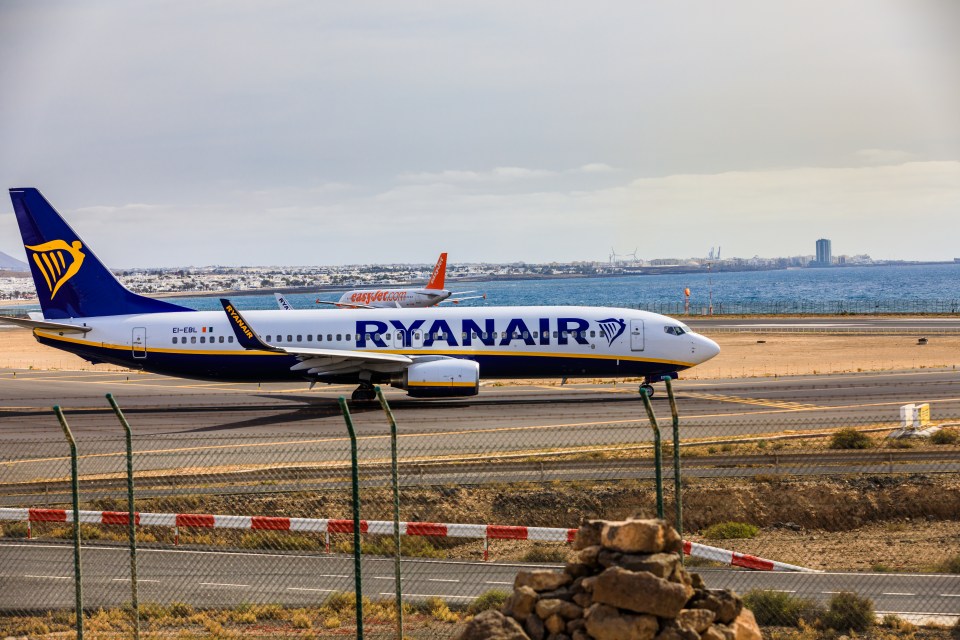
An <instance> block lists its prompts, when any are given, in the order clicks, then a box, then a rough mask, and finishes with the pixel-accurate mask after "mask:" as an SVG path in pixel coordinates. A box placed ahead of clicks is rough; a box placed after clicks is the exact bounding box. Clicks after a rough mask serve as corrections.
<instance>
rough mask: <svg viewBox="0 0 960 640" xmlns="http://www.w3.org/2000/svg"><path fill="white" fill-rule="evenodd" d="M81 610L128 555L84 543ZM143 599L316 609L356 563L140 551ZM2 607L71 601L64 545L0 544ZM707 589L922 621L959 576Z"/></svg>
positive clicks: (456, 582) (722, 583) (746, 581)
mask: <svg viewBox="0 0 960 640" xmlns="http://www.w3.org/2000/svg"><path fill="white" fill-rule="evenodd" d="M83 554H84V555H83V559H84V571H85V573H84V584H83V588H84V598H85V606H87V607H91V608H95V607H100V606H104V607H116V606H121V605H123V604H124V603H125V602H129V599H130V583H129V564H128V557H127V551H126V549H124V548H122V547H114V546H106V545H97V544H90V545H86V546H85V547H84V548H83ZM138 559H139V567H138V571H137V573H138V576H139V578H140V601H141V602H158V603H169V602H171V601H174V600H176V601H182V602H190V603H191V604H193V605H194V606H196V607H234V606H237V605H240V604H242V603H279V604H284V605H288V606H307V605H316V604H319V603H321V602H323V600H324V599H325V598H326V597H327V596H328V595H329V594H330V593H332V592H334V591H352V589H353V558H352V557H346V556H341V555H323V554H302V553H276V552H226V551H203V550H191V549H147V548H142V549H140V550H139V553H138ZM402 566H403V574H402V575H403V583H402V584H403V590H404V593H405V594H406V598H407V599H409V600H423V599H425V598H427V597H430V596H440V597H442V598H444V599H446V600H448V601H449V602H451V603H458V602H459V603H465V602H469V601H471V600H473V599H474V598H476V597H477V596H479V595H480V594H482V593H484V592H485V591H489V590H491V589H500V590H506V591H509V590H511V589H512V586H513V579H514V576H515V575H516V573H517V571H520V570H523V569H530V568H545V567H549V568H554V569H557V568H560V567H559V566H556V565H532V564H510V563H496V562H452V561H441V560H419V559H406V560H404V561H403V563H402ZM0 567H3V569H0V580H2V581H3V583H4V584H5V585H8V586H9V587H10V588H7V589H3V590H2V591H0V610H21V611H22V610H49V609H58V608H69V607H70V606H72V604H73V598H74V594H73V578H72V575H73V573H72V568H73V556H72V548H71V547H70V546H69V545H68V544H50V543H46V542H16V543H8V542H3V543H0ZM693 570H695V571H699V572H700V573H701V575H703V577H704V579H705V581H706V582H707V584H708V585H709V586H710V587H711V588H731V589H734V590H735V591H737V592H738V593H745V592H747V591H749V590H750V589H776V590H780V591H786V592H788V593H790V594H791V595H795V596H797V597H804V598H812V599H814V600H818V601H821V602H824V601H826V600H828V599H829V598H830V596H831V595H832V594H834V593H836V592H838V591H843V590H850V591H855V592H857V593H859V594H860V595H862V596H866V597H869V598H871V599H872V600H873V601H874V604H875V607H876V610H877V611H878V612H895V613H898V614H908V615H911V616H917V617H918V618H924V617H925V618H926V619H931V618H939V617H941V616H945V617H946V619H950V616H954V617H955V616H956V612H957V602H960V576H956V575H946V574H889V573H819V574H813V573H806V574H798V573H772V572H752V571H741V570H735V569H729V570H728V569H693ZM362 571H363V575H364V580H363V586H364V595H366V596H368V597H371V598H374V599H388V598H391V597H393V595H394V578H393V560H392V559H390V558H370V557H367V558H365V559H364V561H363V566H362Z"/></svg>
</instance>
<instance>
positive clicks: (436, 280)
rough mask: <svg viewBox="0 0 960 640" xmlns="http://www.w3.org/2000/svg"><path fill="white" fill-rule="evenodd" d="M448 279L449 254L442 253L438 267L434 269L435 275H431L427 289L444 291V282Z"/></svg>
mask: <svg viewBox="0 0 960 640" xmlns="http://www.w3.org/2000/svg"><path fill="white" fill-rule="evenodd" d="M446 277H447V254H446V253H441V254H440V259H439V260H437V266H435V267H434V268H433V273H432V274H431V275H430V282H428V283H427V286H426V287H424V288H425V289H443V281H444V280H445V279H446Z"/></svg>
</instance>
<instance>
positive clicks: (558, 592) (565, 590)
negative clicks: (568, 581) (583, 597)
mask: <svg viewBox="0 0 960 640" xmlns="http://www.w3.org/2000/svg"><path fill="white" fill-rule="evenodd" d="M540 599H541V600H566V601H567V602H570V601H571V600H573V591H572V590H571V588H570V587H560V588H559V589H554V590H553V591H544V592H543V593H541V594H540Z"/></svg>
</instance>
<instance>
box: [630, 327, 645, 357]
mask: <svg viewBox="0 0 960 640" xmlns="http://www.w3.org/2000/svg"><path fill="white" fill-rule="evenodd" d="M630 350H631V351H643V320H630Z"/></svg>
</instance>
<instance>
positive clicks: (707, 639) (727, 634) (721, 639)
mask: <svg viewBox="0 0 960 640" xmlns="http://www.w3.org/2000/svg"><path fill="white" fill-rule="evenodd" d="M700 640H734V635H733V630H732V629H731V628H730V627H727V626H724V625H722V624H715V625H713V626H712V627H709V628H708V629H707V630H706V631H704V632H703V633H701V634H700Z"/></svg>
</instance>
